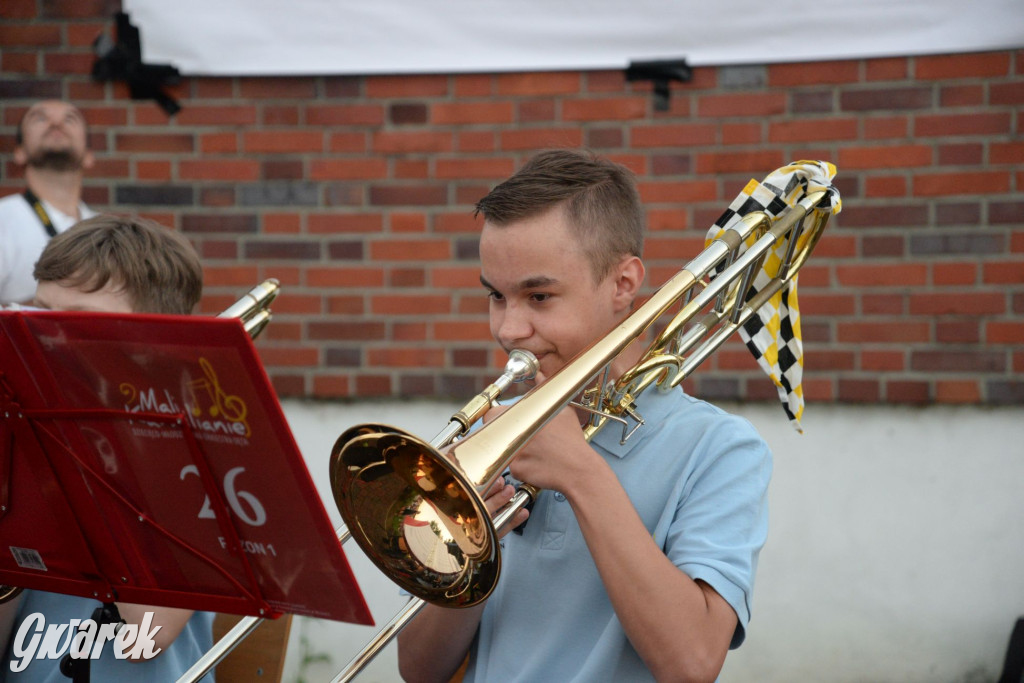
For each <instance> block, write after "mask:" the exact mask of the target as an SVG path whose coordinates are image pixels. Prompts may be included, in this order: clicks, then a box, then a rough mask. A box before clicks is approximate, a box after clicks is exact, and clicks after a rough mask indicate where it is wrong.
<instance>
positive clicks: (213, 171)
mask: <svg viewBox="0 0 1024 683" xmlns="http://www.w3.org/2000/svg"><path fill="white" fill-rule="evenodd" d="M178 177H179V178H181V179H182V180H238V181H246V180H259V177H260V162H258V161H256V160H254V159H204V160H186V159H182V160H181V161H179V162H178Z"/></svg>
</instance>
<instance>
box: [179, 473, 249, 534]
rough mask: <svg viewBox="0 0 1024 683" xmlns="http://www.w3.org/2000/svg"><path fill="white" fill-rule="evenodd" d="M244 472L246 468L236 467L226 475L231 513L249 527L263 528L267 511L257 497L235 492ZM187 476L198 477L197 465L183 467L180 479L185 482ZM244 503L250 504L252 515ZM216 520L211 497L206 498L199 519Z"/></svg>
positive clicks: (225, 490)
mask: <svg viewBox="0 0 1024 683" xmlns="http://www.w3.org/2000/svg"><path fill="white" fill-rule="evenodd" d="M242 472H245V468H244V467H235V468H234V469H231V470H228V473H227V474H226V475H224V495H225V497H226V498H227V499H228V505H230V506H231V511H232V512H234V513H235V514H236V515H238V517H239V519H241V520H242V521H243V522H245V523H246V524H248V525H249V526H263V525H264V524H266V522H267V511H266V510H264V509H263V504H262V503H260V501H259V499H258V498H257V497H256V496H254V495H252V494H251V493H249V492H248V491H237V490H235V479H236V478H237V477H238V475H239V474H241V473H242ZM187 474H194V475H196V476H197V477H198V476H199V468H197V467H196V466H195V465H186V466H185V467H182V468H181V474H180V479H181V480H182V481H184V480H185V475H187ZM242 501H245V502H246V503H248V506H249V508H251V509H252V514H249V510H246V508H245V506H244V505H242ZM216 518H217V515H216V514H215V513H214V511H213V508H212V507H211V506H210V496H205V497H204V498H203V507H202V508H201V509H200V510H199V519H216Z"/></svg>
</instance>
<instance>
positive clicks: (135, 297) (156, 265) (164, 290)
mask: <svg viewBox="0 0 1024 683" xmlns="http://www.w3.org/2000/svg"><path fill="white" fill-rule="evenodd" d="M33 274H34V275H35V278H36V280H37V281H39V282H59V283H61V284H65V285H67V286H71V287H76V288H84V291H88V292H95V291H98V290H100V289H103V287H105V286H106V285H107V283H108V282H113V283H114V286H115V287H117V288H119V289H121V290H124V291H125V292H127V293H128V296H129V298H130V300H131V302H132V309H133V310H134V311H135V312H136V313H176V314H181V315H185V314H189V313H191V312H192V309H193V308H195V305H196V304H197V303H199V299H200V297H201V296H202V293H203V267H202V264H201V263H200V261H199V255H198V254H197V253H196V250H195V249H194V248H193V246H192V244H191V243H190V242H189V241H188V240H187V239H186V238H185V237H184V236H182V235H181V234H180V233H177V232H174V231H173V230H170V229H169V228H165V227H164V226H162V225H160V224H159V223H156V222H154V221H151V220H147V219H144V218H125V217H121V216H107V215H100V216H94V217H93V218H89V219H86V220H84V221H80V222H79V223H77V224H75V225H74V226H73V227H71V228H70V229H69V230H67V231H65V232H63V233H61V234H59V235H57V236H56V237H54V238H53V239H51V240H50V242H49V243H48V244H47V245H46V248H45V249H44V250H43V253H42V255H41V256H40V257H39V260H38V261H37V262H36V266H35V272H34V273H33Z"/></svg>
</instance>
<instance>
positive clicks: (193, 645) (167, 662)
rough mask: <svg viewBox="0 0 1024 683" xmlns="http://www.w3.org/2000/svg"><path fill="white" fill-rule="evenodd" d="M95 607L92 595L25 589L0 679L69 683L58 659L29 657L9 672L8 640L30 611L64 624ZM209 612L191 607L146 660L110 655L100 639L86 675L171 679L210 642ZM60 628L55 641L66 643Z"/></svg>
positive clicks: (99, 679)
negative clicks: (180, 624) (173, 632)
mask: <svg viewBox="0 0 1024 683" xmlns="http://www.w3.org/2000/svg"><path fill="white" fill-rule="evenodd" d="M99 606H100V602H99V601H98V600H91V599H89V598H80V597H77V596H73V595H62V594H60V593H48V592H46V591H25V599H24V601H23V602H22V604H21V607H20V608H19V609H18V618H17V619H16V620H15V624H14V629H13V630H12V632H11V642H10V643H9V644H8V648H7V653H6V654H7V656H6V657H5V658H4V659H3V669H2V670H0V681H3V682H5V683H15V682H17V683H37V682H39V683H42V682H45V683H71V679H70V678H67V677H66V676H64V675H63V674H62V673H61V672H60V660H59V659H56V660H51V659H33V660H32V663H31V664H29V665H28V667H27V668H26V669H25V670H24V671H21V672H18V673H13V672H12V671H11V660H12V658H13V651H12V650H13V645H14V639H15V637H16V636H17V633H18V628H19V627H20V626H21V623H22V621H23V620H24V619H25V618H26V617H27V616H29V615H30V614H33V613H35V612H42V614H43V616H44V617H45V618H46V623H47V624H48V625H49V624H65V625H67V624H69V623H70V622H71V620H72V619H80V620H84V619H89V618H91V617H92V613H93V610H95V609H96V608H97V607H99ZM213 617H214V615H213V613H212V612H195V613H194V614H193V615H192V618H191V619H189V620H188V623H187V624H185V628H184V629H182V631H181V633H179V634H178V637H177V638H175V639H174V642H173V643H171V646H170V647H168V648H167V649H166V650H164V651H163V652H161V653H160V654H159V655H157V656H156V657H154V658H153V659H150V660H148V661H141V662H130V661H128V660H124V659H117V657H115V656H114V646H113V643H111V642H107V643H104V645H103V650H102V653H103V654H102V656H100V658H99V659H95V660H91V664H90V667H89V678H90V680H91V681H94V682H95V683H107V682H108V681H113V682H117V681H124V682H125V683H128V682H134V681H152V682H153V683H164V682H165V681H166V682H168V683H173V681H176V680H178V678H180V677H181V674H183V673H185V672H186V671H188V670H189V668H191V667H192V665H193V664H195V663H196V661H197V660H198V659H199V658H200V657H201V656H202V655H203V654H204V653H205V652H206V651H207V650H209V649H210V647H211V646H212V645H213ZM66 631H67V629H65V634H62V636H63V637H62V638H61V639H60V643H61V644H63V643H65V642H67V636H66ZM26 640H27V639H26ZM27 645H28V643H27V642H26V643H23V646H27ZM65 652H66V650H65ZM14 659H17V658H14ZM213 679H214V675H213V673H209V674H207V675H206V676H205V677H203V679H202V681H203V683H212V681H213Z"/></svg>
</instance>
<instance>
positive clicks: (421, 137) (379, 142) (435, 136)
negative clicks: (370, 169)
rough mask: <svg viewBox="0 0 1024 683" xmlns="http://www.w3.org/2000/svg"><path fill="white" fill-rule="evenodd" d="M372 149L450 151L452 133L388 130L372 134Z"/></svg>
mask: <svg viewBox="0 0 1024 683" xmlns="http://www.w3.org/2000/svg"><path fill="white" fill-rule="evenodd" d="M372 144H373V150H374V151H375V152H378V153H380V154H407V153H410V152H450V151H452V134H451V133H448V132H440V131H393V132H391V131H388V132H378V133H374V134H373V143H372Z"/></svg>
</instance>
